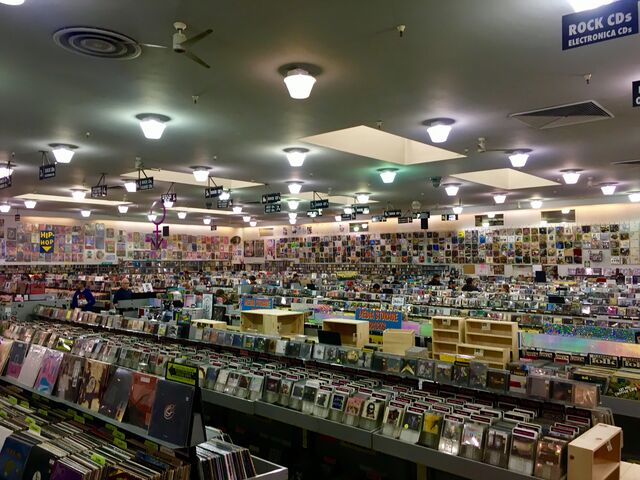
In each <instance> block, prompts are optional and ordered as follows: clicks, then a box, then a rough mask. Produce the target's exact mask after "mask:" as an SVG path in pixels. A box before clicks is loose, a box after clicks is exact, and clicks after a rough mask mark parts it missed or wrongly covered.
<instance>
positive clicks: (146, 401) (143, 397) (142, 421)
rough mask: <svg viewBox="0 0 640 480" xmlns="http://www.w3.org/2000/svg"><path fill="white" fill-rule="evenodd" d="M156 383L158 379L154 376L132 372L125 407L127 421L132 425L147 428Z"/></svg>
mask: <svg viewBox="0 0 640 480" xmlns="http://www.w3.org/2000/svg"><path fill="white" fill-rule="evenodd" d="M157 383H158V377H156V376H154V375H146V374H144V373H139V372H133V379H132V383H131V391H130V393H129V405H128V407H127V421H128V422H129V423H131V424H132V425H136V426H138V427H140V428H144V429H147V428H149V422H150V421H151V409H152V408H153V400H154V398H155V394H156V385H157Z"/></svg>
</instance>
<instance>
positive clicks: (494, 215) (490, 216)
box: [487, 212, 496, 218]
mask: <svg viewBox="0 0 640 480" xmlns="http://www.w3.org/2000/svg"><path fill="white" fill-rule="evenodd" d="M487 218H496V214H495V213H494V212H489V213H487Z"/></svg>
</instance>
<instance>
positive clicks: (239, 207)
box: [231, 205, 242, 215]
mask: <svg viewBox="0 0 640 480" xmlns="http://www.w3.org/2000/svg"><path fill="white" fill-rule="evenodd" d="M231 211H232V212H233V213H235V214H236V215H238V214H240V213H242V207H241V206H240V205H236V206H235V207H233V208H232V209H231Z"/></svg>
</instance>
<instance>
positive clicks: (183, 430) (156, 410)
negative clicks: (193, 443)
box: [149, 379, 195, 445]
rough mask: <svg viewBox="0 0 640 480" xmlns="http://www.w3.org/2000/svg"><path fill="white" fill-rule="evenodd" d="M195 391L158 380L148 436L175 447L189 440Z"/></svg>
mask: <svg viewBox="0 0 640 480" xmlns="http://www.w3.org/2000/svg"><path fill="white" fill-rule="evenodd" d="M194 395H195V389H194V388H193V387H192V386H190V385H184V384H182V383H176V382H171V381H169V380H163V379H160V380H159V381H158V384H157V386H156V396H155V399H154V402H153V409H152V412H151V421H150V423H149V435H151V436H152V437H156V438H160V439H162V440H164V441H166V442H169V443H174V444H176V445H186V444H187V442H188V440H189V438H188V437H189V433H190V432H189V430H190V419H191V416H192V414H193V402H194Z"/></svg>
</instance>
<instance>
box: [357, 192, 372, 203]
mask: <svg viewBox="0 0 640 480" xmlns="http://www.w3.org/2000/svg"><path fill="white" fill-rule="evenodd" d="M356 200H357V201H358V203H362V204H364V203H368V202H369V194H368V193H366V192H360V193H356Z"/></svg>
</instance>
